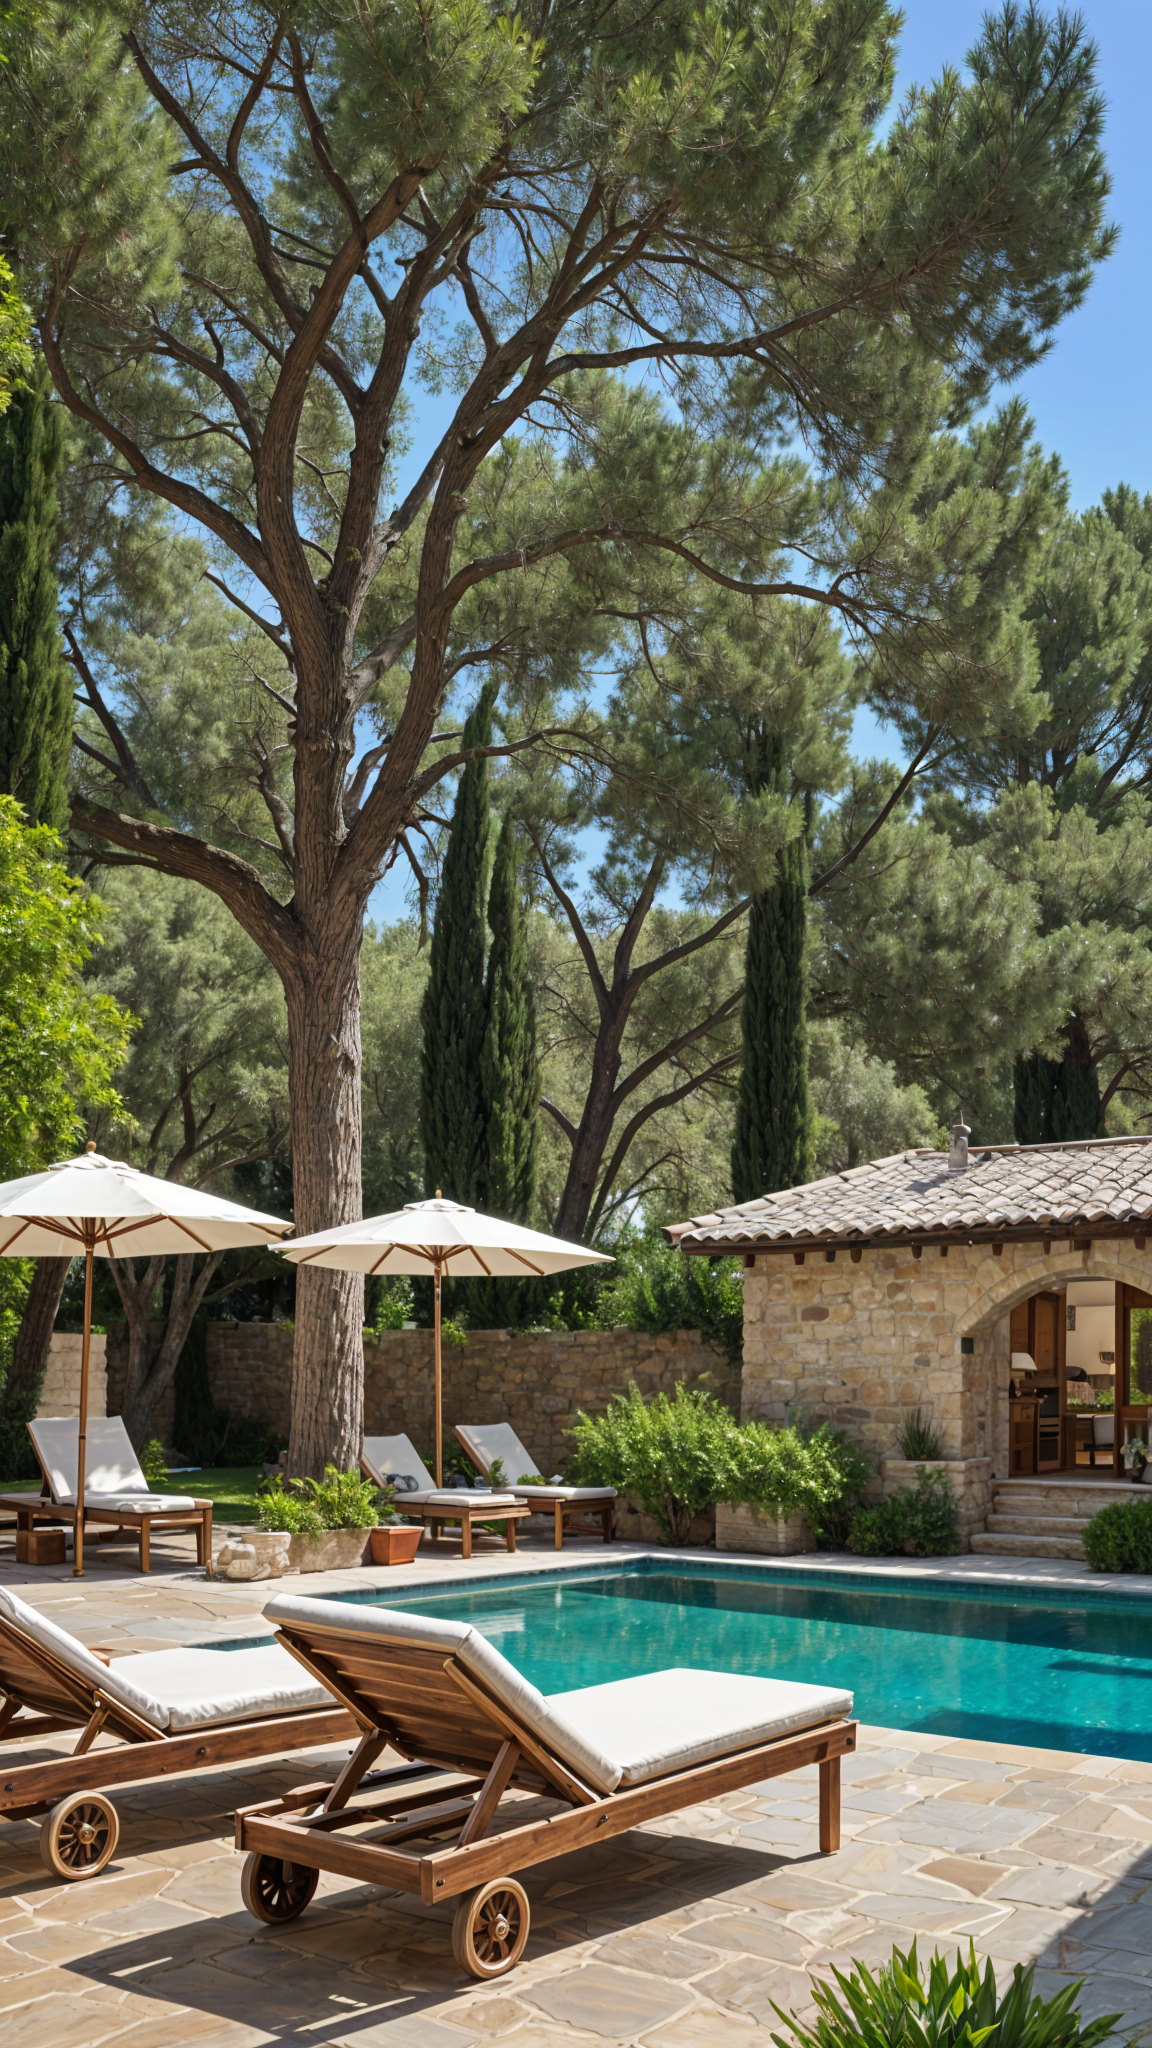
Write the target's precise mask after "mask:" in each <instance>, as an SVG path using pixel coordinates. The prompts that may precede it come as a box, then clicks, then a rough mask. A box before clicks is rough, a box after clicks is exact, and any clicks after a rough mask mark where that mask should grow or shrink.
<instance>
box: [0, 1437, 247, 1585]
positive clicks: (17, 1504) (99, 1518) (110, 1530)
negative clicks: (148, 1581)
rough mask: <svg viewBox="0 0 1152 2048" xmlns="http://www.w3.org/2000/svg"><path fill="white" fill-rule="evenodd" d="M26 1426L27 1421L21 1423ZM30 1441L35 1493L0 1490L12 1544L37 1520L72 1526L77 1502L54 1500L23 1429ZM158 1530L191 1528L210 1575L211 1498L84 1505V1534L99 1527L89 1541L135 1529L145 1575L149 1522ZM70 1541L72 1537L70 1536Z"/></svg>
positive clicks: (106, 1539)
mask: <svg viewBox="0 0 1152 2048" xmlns="http://www.w3.org/2000/svg"><path fill="white" fill-rule="evenodd" d="M25 1426H26V1427H27V1425H25ZM28 1438H29V1442H30V1443H31V1445H32V1449H33V1450H34V1451H35V1453H36V1463H37V1464H38V1465H39V1467H40V1472H41V1486H40V1492H39V1494H38V1495H37V1494H31V1493H5V1494H0V1509H7V1510H12V1509H14V1510H15V1513H16V1535H17V1542H19V1538H20V1536H21V1535H22V1534H25V1535H31V1533H32V1530H33V1529H34V1528H35V1526H36V1524H37V1522H47V1523H48V1524H52V1523H57V1524H60V1525H61V1526H63V1527H64V1528H66V1529H72V1530H73V1531H74V1530H75V1527H76V1504H75V1502H74V1501H59V1500H57V1499H56V1497H55V1493H54V1491H53V1487H52V1479H51V1475H50V1474H49V1471H48V1468H47V1466H46V1465H45V1463H44V1460H43V1458H42V1457H41V1455H40V1448H39V1445H38V1444H37V1442H36V1439H35V1437H34V1436H33V1435H32V1431H31V1430H30V1429H29V1430H28ZM153 1523H155V1525H156V1527H157V1528H158V1529H171V1530H185V1529H192V1530H193V1531H194V1532H195V1536H196V1562H197V1564H200V1565H203V1567H204V1574H205V1577H206V1578H209V1579H210V1578H211V1577H212V1502H211V1501H210V1500H197V1501H196V1504H195V1506H194V1507H190V1508H153V1509H151V1510H149V1509H147V1508H140V1509H132V1508H113V1507H98V1506H94V1505H93V1506H90V1505H89V1504H88V1503H87V1501H86V1502H85V1505H84V1534H85V1536H87V1534H88V1531H89V1529H90V1528H93V1529H96V1528H99V1531H100V1533H99V1534H94V1535H93V1539H92V1540H93V1541H94V1542H96V1543H99V1542H105V1543H107V1542H110V1541H113V1540H114V1539H115V1536H116V1535H117V1534H118V1533H119V1531H120V1530H122V1529H124V1530H127V1531H128V1532H129V1533H130V1534H132V1533H134V1534H135V1537H136V1545H137V1549H138V1551H139V1554H140V1570H141V1572H142V1573H146V1572H147V1571H148V1569H149V1565H150V1551H151V1538H152V1526H153ZM73 1540H75V1539H73Z"/></svg>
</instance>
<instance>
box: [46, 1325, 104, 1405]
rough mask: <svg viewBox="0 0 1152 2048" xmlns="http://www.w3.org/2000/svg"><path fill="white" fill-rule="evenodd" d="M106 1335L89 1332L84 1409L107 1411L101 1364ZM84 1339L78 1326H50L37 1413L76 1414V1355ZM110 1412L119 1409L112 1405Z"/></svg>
mask: <svg viewBox="0 0 1152 2048" xmlns="http://www.w3.org/2000/svg"><path fill="white" fill-rule="evenodd" d="M106 1343H107V1339H106V1338H105V1337H103V1336H101V1335H99V1334H98V1333H97V1332H96V1331H93V1333H92V1343H91V1348H90V1350H89V1353H88V1413H89V1415H107V1413H108V1387H107V1371H106V1367H105V1345H106ZM83 1348H84V1339H83V1337H82V1336H81V1334H80V1332H79V1331H78V1330H76V1331H72V1330H54V1331H53V1332H52V1336H51V1338H50V1340H49V1344H48V1364H47V1366H46V1367H45V1371H44V1385H43V1387H42V1388H41V1390H40V1401H39V1405H38V1407H37V1409H36V1413H37V1415H66V1416H68V1417H70V1418H71V1417H73V1416H78V1415H79V1413H80V1358H81V1353H82V1351H83ZM112 1412H113V1414H117V1413H118V1412H119V1411H118V1410H117V1409H113V1411H112Z"/></svg>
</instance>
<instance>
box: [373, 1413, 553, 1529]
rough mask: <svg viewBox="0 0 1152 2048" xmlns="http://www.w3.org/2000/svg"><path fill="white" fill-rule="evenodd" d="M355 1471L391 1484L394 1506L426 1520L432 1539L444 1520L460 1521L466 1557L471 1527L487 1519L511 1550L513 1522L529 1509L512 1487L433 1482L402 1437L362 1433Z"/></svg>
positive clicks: (379, 1483)
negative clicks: (500, 1528)
mask: <svg viewBox="0 0 1152 2048" xmlns="http://www.w3.org/2000/svg"><path fill="white" fill-rule="evenodd" d="M360 1470H361V1471H362V1473H363V1474H364V1477H365V1479H370V1480H371V1481H372V1484H373V1485H374V1486H379V1487H380V1488H381V1489H383V1488H385V1487H388V1486H390V1487H392V1489H393V1495H394V1499H395V1503H396V1506H397V1507H398V1508H400V1509H401V1511H402V1512H403V1513H404V1514H406V1515H412V1516H413V1517H414V1518H415V1520H416V1521H422V1522H427V1523H428V1525H429V1528H430V1530H431V1535H432V1541H433V1543H435V1542H436V1540H437V1538H438V1537H439V1536H440V1534H441V1531H442V1530H443V1527H444V1524H445V1523H446V1522H459V1524H460V1536H461V1549H462V1551H463V1554H464V1556H465V1557H471V1555H472V1532H473V1530H474V1529H475V1528H477V1527H481V1528H482V1527H483V1525H484V1523H485V1522H488V1521H492V1522H503V1524H504V1541H505V1544H506V1546H507V1548H508V1549H509V1550H515V1548H516V1524H517V1522H518V1521H522V1520H523V1519H524V1517H525V1516H526V1515H527V1514H528V1513H529V1512H530V1510H529V1509H528V1508H526V1507H525V1506H524V1505H523V1503H522V1502H521V1501H520V1499H519V1498H518V1496H517V1495H516V1494H515V1493H513V1491H512V1489H511V1487H508V1488H506V1489H505V1488H501V1489H499V1490H498V1491H494V1490H493V1489H492V1488H491V1487H487V1488H483V1489H482V1488H480V1487H470V1486H442V1487H436V1486H434V1485H433V1484H431V1479H432V1475H431V1473H430V1472H429V1470H428V1468H427V1466H426V1465H425V1463H424V1460H423V1458H421V1456H420V1454H419V1452H418V1451H416V1450H414V1449H413V1447H412V1445H411V1443H410V1442H409V1440H408V1438H407V1437H406V1436H366V1437H365V1439H364V1448H363V1450H362V1451H361V1453H360ZM412 1481H415V1482H416V1483H415V1485H413V1484H412V1483H411V1482H412Z"/></svg>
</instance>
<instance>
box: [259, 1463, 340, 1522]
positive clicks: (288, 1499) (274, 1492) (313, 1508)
mask: <svg viewBox="0 0 1152 2048" xmlns="http://www.w3.org/2000/svg"><path fill="white" fill-rule="evenodd" d="M256 1527H257V1528H258V1529H281V1530H284V1531H286V1532H287V1533H288V1534H289V1535H291V1536H319V1535H320V1534H321V1533H322V1531H323V1528H324V1524H323V1522H322V1521H321V1520H320V1510H319V1508H318V1507H317V1505H316V1503H315V1501H314V1500H308V1499H306V1498H305V1496H304V1495H303V1494H301V1493H287V1492H285V1489H284V1481H283V1480H282V1479H281V1477H280V1474H279V1472H277V1473H276V1475H275V1477H274V1478H273V1479H272V1480H271V1481H269V1483H268V1484H267V1485H265V1486H263V1487H262V1488H261V1489H260V1491H259V1492H258V1494H257V1496H256Z"/></svg>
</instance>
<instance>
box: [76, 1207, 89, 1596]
mask: <svg viewBox="0 0 1152 2048" xmlns="http://www.w3.org/2000/svg"><path fill="white" fill-rule="evenodd" d="M91 1348H92V1245H91V1241H89V1242H88V1243H87V1244H86V1245H85V1246H84V1342H83V1346H82V1349H81V1352H80V1429H79V1440H78V1442H77V1446H76V1523H75V1527H74V1529H73V1532H72V1535H73V1541H72V1572H73V1576H74V1577H75V1578H78V1579H82V1578H83V1577H84V1482H85V1478H86V1472H85V1466H86V1464H87V1458H86V1449H87V1437H88V1354H89V1352H90V1351H91Z"/></svg>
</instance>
